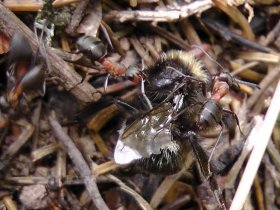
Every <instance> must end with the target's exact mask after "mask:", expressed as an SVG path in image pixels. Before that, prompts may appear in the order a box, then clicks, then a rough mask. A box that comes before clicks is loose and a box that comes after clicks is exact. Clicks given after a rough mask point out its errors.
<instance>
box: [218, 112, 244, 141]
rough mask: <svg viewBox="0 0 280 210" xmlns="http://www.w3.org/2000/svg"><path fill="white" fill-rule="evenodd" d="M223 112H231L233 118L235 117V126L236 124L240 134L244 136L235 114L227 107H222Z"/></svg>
mask: <svg viewBox="0 0 280 210" xmlns="http://www.w3.org/2000/svg"><path fill="white" fill-rule="evenodd" d="M223 112H226V113H228V114H231V115H232V116H233V117H234V119H235V121H236V124H237V126H238V129H239V131H240V133H241V135H242V136H245V135H244V134H243V132H242V130H241V127H240V124H239V119H238V117H237V115H236V114H235V113H234V112H233V111H231V110H228V109H223Z"/></svg>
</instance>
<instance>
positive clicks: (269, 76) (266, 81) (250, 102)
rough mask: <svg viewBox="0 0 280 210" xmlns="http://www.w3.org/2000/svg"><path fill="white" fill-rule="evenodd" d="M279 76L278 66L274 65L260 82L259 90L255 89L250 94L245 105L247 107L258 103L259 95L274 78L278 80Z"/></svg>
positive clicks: (279, 69) (249, 107)
mask: <svg viewBox="0 0 280 210" xmlns="http://www.w3.org/2000/svg"><path fill="white" fill-rule="evenodd" d="M279 76H280V68H279V66H276V67H275V68H273V69H272V70H271V71H270V72H269V73H268V74H267V75H266V76H265V78H264V79H263V80H262V81H261V83H260V90H256V92H255V93H254V95H252V96H251V97H250V98H249V99H248V102H247V103H248V104H247V107H248V109H251V108H253V107H254V106H256V105H258V104H257V101H258V100H259V99H260V97H261V95H262V94H263V93H264V91H265V90H266V89H267V88H268V87H269V86H270V85H271V83H272V82H273V81H275V80H276V79H278V80H279Z"/></svg>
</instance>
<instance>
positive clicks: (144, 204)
mask: <svg viewBox="0 0 280 210" xmlns="http://www.w3.org/2000/svg"><path fill="white" fill-rule="evenodd" d="M107 177H108V178H109V179H110V180H111V181H113V182H115V183H116V184H117V185H119V186H120V188H121V189H122V190H123V191H125V192H127V193H128V194H129V195H131V196H132V197H133V198H134V199H135V200H136V201H137V203H138V204H139V206H140V207H141V208H142V209H143V210H153V208H152V207H151V206H150V205H149V203H148V202H147V201H145V200H144V198H142V197H141V196H140V195H139V194H138V193H137V192H135V191H134V190H133V189H131V188H130V187H128V186H127V185H126V184H125V183H123V182H122V181H121V180H119V179H118V178H117V177H115V176H113V175H107Z"/></svg>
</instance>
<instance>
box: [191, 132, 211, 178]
mask: <svg viewBox="0 0 280 210" xmlns="http://www.w3.org/2000/svg"><path fill="white" fill-rule="evenodd" d="M186 137H187V139H188V141H189V143H190V145H191V147H192V149H193V152H194V155H195V157H196V159H197V161H198V164H199V166H200V169H201V172H202V174H203V176H204V177H205V178H206V179H207V180H208V179H209V178H210V177H211V176H212V174H213V172H212V171H211V165H209V164H208V160H209V156H208V154H207V152H206V151H205V150H204V149H203V148H202V147H201V146H200V144H199V143H198V137H197V135H196V133H194V132H193V131H188V133H187V135H186Z"/></svg>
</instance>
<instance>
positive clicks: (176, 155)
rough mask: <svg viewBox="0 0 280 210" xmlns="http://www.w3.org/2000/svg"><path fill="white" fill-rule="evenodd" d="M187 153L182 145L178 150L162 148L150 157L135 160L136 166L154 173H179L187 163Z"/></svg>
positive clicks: (138, 169)
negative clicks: (158, 152)
mask: <svg viewBox="0 0 280 210" xmlns="http://www.w3.org/2000/svg"><path fill="white" fill-rule="evenodd" d="M185 157H186V154H185V152H184V149H183V148H182V147H180V148H179V150H178V151H172V150H169V149H162V150H161V153H160V154H152V155H151V156H150V157H148V158H141V159H139V160H135V162H134V168H135V170H137V171H145V172H148V173H153V174H162V175H169V174H174V173H177V172H178V171H180V170H181V169H182V166H183V164H184V163H185Z"/></svg>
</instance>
